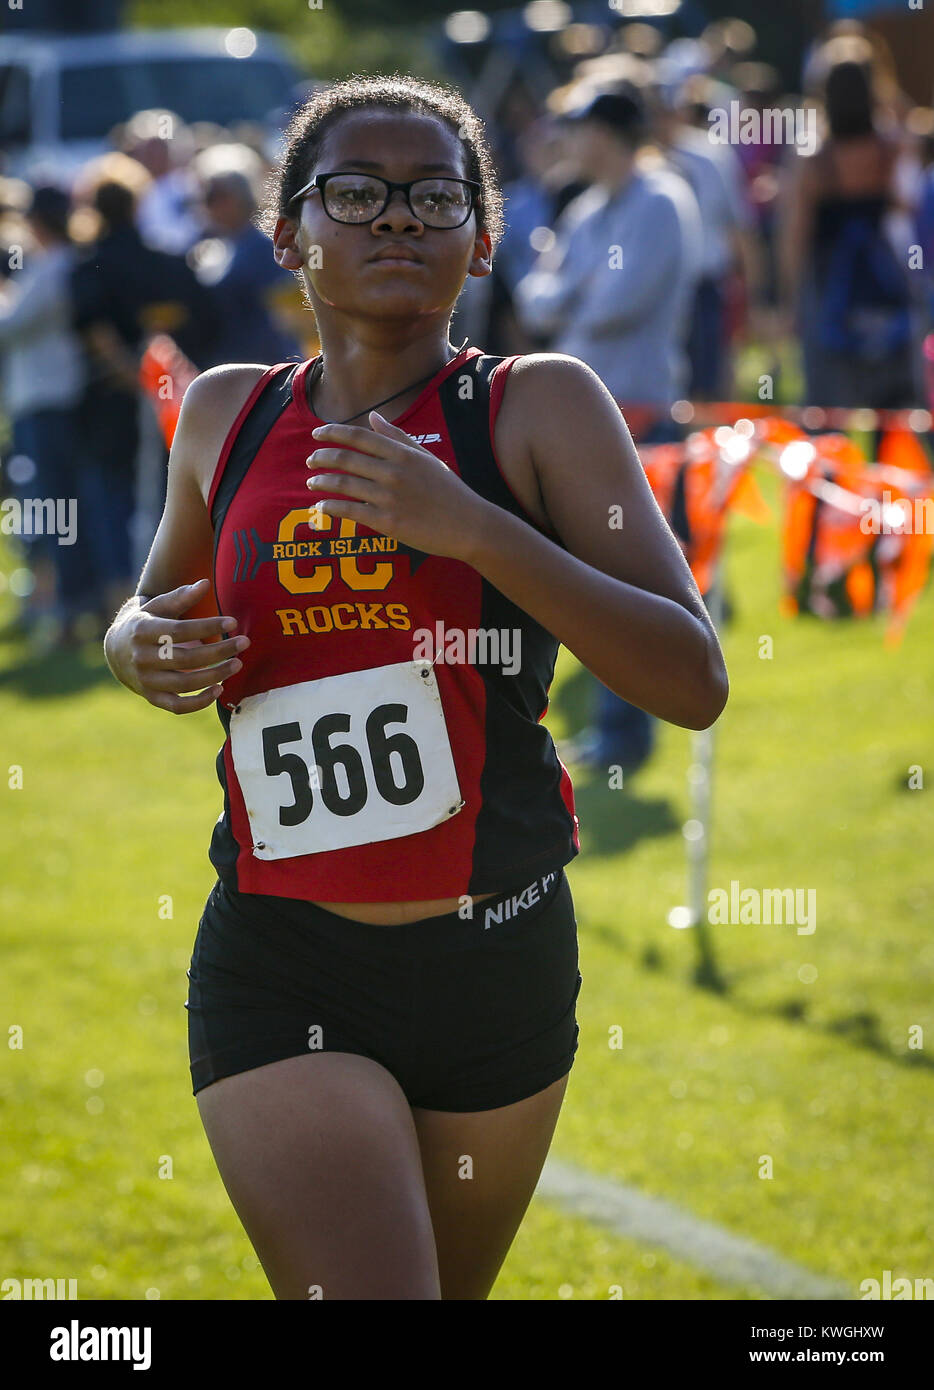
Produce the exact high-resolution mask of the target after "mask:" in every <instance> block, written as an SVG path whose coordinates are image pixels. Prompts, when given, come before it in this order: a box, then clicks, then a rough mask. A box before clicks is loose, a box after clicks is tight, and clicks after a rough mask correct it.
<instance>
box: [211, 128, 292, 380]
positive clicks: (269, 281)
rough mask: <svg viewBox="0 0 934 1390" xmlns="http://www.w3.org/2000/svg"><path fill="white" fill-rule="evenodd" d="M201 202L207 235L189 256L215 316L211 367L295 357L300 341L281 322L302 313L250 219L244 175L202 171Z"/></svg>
mask: <svg viewBox="0 0 934 1390" xmlns="http://www.w3.org/2000/svg"><path fill="white" fill-rule="evenodd" d="M233 148H234V150H236V149H237V148H238V147H237V146H234V147H233ZM207 153H209V154H211V155H215V154H217V153H218V151H215V150H212V151H208V152H207ZM204 204H205V209H206V212H207V216H208V221H209V224H210V227H211V231H212V236H211V237H210V238H209V239H208V240H207V241H204V242H201V243H200V245H199V246H198V247H196V248H195V251H194V258H195V263H196V267H197V271H198V275H199V278H200V279H201V281H202V283H203V284H204V285H206V286H209V287H211V289H213V291H214V293H215V297H216V303H217V307H218V311H219V313H220V315H221V324H220V332H219V334H218V337H217V339H216V341H215V344H214V350H213V356H212V365H216V364H217V363H220V362H261V363H264V364H266V365H270V366H271V365H272V364H273V363H275V362H286V361H295V362H298V361H301V358H302V349H301V345H300V344H299V342H298V339H297V338H295V337H294V336H293V335H292V334H291V333H290V332H289V331H288V330H287V328H286V327H285V325H284V322H283V320H284V319H285V318H286V317H288V316H289V315H290V314H291V315H294V314H295V313H300V312H301V311H302V298H301V292H300V290H299V287H298V284H297V282H296V279H295V276H294V275H293V274H292V272H291V271H289V270H283V269H282V267H281V266H279V265H277V264H276V261H275V257H274V255H273V245H272V242H271V241H270V240H269V238H268V237H267V236H266V234H265V233H264V232H261V231H260V230H259V228H258V227H257V226H256V225H255V224H254V222H253V218H254V216H255V214H256V198H255V194H254V191H253V186H252V183H251V181H250V179H249V178H248V177H247V174H246V173H245V172H243V171H242V170H240V169H234V168H228V169H224V168H217V169H216V171H215V172H211V173H210V174H208V176H207V177H205V180H204Z"/></svg>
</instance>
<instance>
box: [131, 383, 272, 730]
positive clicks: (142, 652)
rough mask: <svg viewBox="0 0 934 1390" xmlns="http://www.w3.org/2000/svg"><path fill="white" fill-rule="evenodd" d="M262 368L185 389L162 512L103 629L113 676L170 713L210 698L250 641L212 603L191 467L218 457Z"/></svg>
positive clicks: (209, 560)
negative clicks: (139, 567)
mask: <svg viewBox="0 0 934 1390" xmlns="http://www.w3.org/2000/svg"><path fill="white" fill-rule="evenodd" d="M263 371H264V368H262V367H257V366H252V365H251V366H239V365H238V366H228V367H219V368H214V369H212V370H211V371H208V372H205V373H203V374H202V375H201V376H199V377H197V378H196V380H195V381H194V382H192V384H191V386H190V387H189V388H188V391H187V392H186V393H185V399H184V401H183V402H182V409H181V412H180V415H179V420H178V427H177V429H176V432H175V439H174V441H173V444H172V451H171V454H170V456H169V471H168V483H167V488H166V502H165V510H164V512H163V514H162V520H161V521H160V523H159V529H158V531H157V532H156V536H155V539H154V540H153V543H152V548H151V550H150V552H149V558H148V559H147V561H146V564H145V565H144V566H143V572H142V574H141V576H140V580H139V584H138V586H137V592H136V594H134V595H133V597H132V598H129V599H128V600H127V602H126V603H125V604H124V605H123V607H122V608H121V609H120V612H119V613H118V614H117V616H116V617H115V618H114V621H113V623H112V624H111V626H110V628H109V629H108V631H107V635H106V636H105V638H104V655H105V657H106V659H107V664H108V666H109V667H110V669H111V671H112V672H113V674H114V676H115V677H116V678H117V680H118V681H120V682H121V684H123V685H125V686H126V687H127V689H128V690H132V691H133V692H134V693H135V694H137V695H141V696H142V697H143V698H144V699H145V700H148V701H149V703H150V704H152V705H155V706H156V707H157V709H164V710H168V711H169V712H170V713H172V714H190V713H192V712H193V711H195V710H200V709H205V708H206V707H207V706H208V705H210V704H213V702H214V701H215V700H216V699H217V698H218V696H219V695H220V693H221V690H222V689H223V681H224V680H226V678H227V677H228V676H230V675H233V673H234V672H235V671H238V670H239V669H240V666H241V665H242V663H241V662H240V661H239V659H238V657H237V653H238V652H239V651H241V650H243V649H244V648H245V647H247V646H249V638H247V637H237V635H236V633H235V632H234V629H235V628H236V620H235V619H234V618H223V617H221V616H220V615H219V613H218V606H217V600H216V595H215V594H214V586H213V582H212V579H211V572H212V565H213V552H214V536H213V530H212V527H211V521H210V517H209V516H208V514H207V508H206V506H205V500H204V496H203V493H202V488H201V484H200V482H199V472H198V470H199V467H200V466H201V464H202V463H203V460H205V459H211V460H216V459H217V457H218V455H219V454H220V451H221V448H222V447H223V442H224V439H225V438H226V436H227V432H228V430H229V429H230V426H231V424H232V423H233V421H234V419H235V418H236V416H237V415H238V414H239V412H240V409H241V407H242V405H243V403H244V402H245V400H246V399H247V397H248V395H249V394H250V391H251V390H252V388H253V386H254V385H255V383H256V381H257V380H258V378H259V376H260V375H261V374H262V372H263ZM185 614H188V615H189V616H187V617H185V616H183V615H185ZM205 648H208V650H205ZM193 692H200V693H193Z"/></svg>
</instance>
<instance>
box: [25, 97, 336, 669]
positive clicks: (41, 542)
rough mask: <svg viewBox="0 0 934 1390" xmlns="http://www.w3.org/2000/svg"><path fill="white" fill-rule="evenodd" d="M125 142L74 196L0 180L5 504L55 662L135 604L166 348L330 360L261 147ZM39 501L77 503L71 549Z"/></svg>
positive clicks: (148, 114)
mask: <svg viewBox="0 0 934 1390" xmlns="http://www.w3.org/2000/svg"><path fill="white" fill-rule="evenodd" d="M111 142H112V144H113V147H114V148H113V149H112V151H111V152H109V153H106V154H103V155H101V156H99V157H97V158H95V159H93V160H91V161H89V162H88V163H86V164H85V165H84V166H83V167H81V169H80V170H79V171H78V174H77V177H75V178H74V179H73V180H71V181H70V184H71V186H70V187H68V188H67V189H66V188H65V187H61V186H58V185H56V184H53V183H51V182H49V183H38V184H37V185H36V186H29V185H28V184H26V183H25V182H23V181H21V180H18V179H10V178H5V179H0V229H2V238H3V257H2V267H3V271H4V276H3V279H2V280H0V372H2V376H0V383H2V402H0V404H2V410H3V413H4V416H5V418H6V422H7V426H8V437H7V441H6V447H5V449H4V455H5V463H4V489H3V492H4V497H5V498H9V499H12V500H14V501H18V502H19V503H20V504H21V506H20V511H19V512H18V513H17V514H16V515H17V517H18V519H19V521H20V536H21V541H22V544H23V546H24V547H25V553H26V560H25V563H24V564H23V565H22V566H21V567H20V568H19V569H18V570H17V571H16V576H17V577H18V578H19V579H21V580H22V581H23V584H22V590H21V593H20V594H19V597H21V598H22V599H23V604H22V608H21V619H20V622H21V624H22V625H23V626H24V627H25V628H26V629H27V630H28V631H29V633H30V634H31V636H32V638H33V640H34V642H35V645H36V646H37V647H39V648H42V647H43V646H48V645H54V644H57V643H59V642H62V641H64V642H66V643H73V642H80V641H82V640H85V639H87V638H88V637H91V636H95V635H97V634H98V633H99V632H101V631H102V630H103V628H104V627H105V626H106V625H107V623H108V622H109V621H110V619H111V618H112V616H113V614H114V612H115V611H116V609H117V608H118V607H119V606H120V604H121V603H122V602H123V600H124V599H125V598H126V597H127V595H128V594H130V593H132V592H133V590H134V588H135V582H136V576H137V575H138V573H139V569H140V567H141V564H142V561H143V559H144V558H145V554H146V552H147V550H148V546H149V544H150V542H151V540H152V535H153V533H154V529H155V525H156V524H157V523H158V518H159V515H160V514H161V510H162V505H163V503H164V496H165V471H166V470H165V463H166V449H165V444H164V441H163V440H162V439H161V438H160V436H159V432H158V429H157V428H156V427H155V416H154V415H153V412H152V408H151V403H150V401H149V400H148V398H147V397H146V395H145V393H144V392H143V390H142V387H141V382H140V361H141V357H142V354H143V352H144V350H145V347H146V345H147V343H148V342H150V341H151V340H152V339H153V337H154V335H161V334H167V335H168V336H169V337H170V338H171V339H172V340H173V342H174V343H175V344H176V345H177V347H178V348H179V349H180V350H181V352H182V353H183V354H184V355H185V356H186V357H187V358H188V359H190V362H191V363H192V364H193V366H194V367H195V368H196V369H198V370H204V369H206V368H207V367H211V366H214V365H216V364H218V363H222V362H269V363H272V362H278V361H284V360H286V359H290V360H300V359H301V358H302V357H303V356H305V355H308V351H309V349H310V348H311V347H312V346H313V336H312V335H313V320H312V318H311V316H310V315H309V314H308V313H307V312H306V311H305V308H304V302H303V297H302V294H301V290H300V286H299V284H298V282H297V280H296V277H295V276H294V275H293V274H292V272H290V271H286V270H282V269H280V267H279V266H278V265H277V264H276V262H275V260H274V259H273V250H272V245H271V243H270V241H269V238H268V237H267V236H266V235H265V234H264V233H263V232H262V231H260V230H259V228H258V226H257V225H256V222H255V221H254V217H255V214H256V213H257V210H258V207H259V203H260V201H261V199H262V197H263V187H264V183H265V180H266V177H267V175H268V173H269V171H270V165H269V161H268V158H267V156H266V154H265V153H264V146H265V142H264V140H263V138H262V134H261V132H257V133H256V138H254V139H253V140H252V141H251V142H250V143H247V141H246V140H244V139H243V138H242V136H241V138H239V139H234V138H232V136H231V133H230V132H228V131H225V130H223V129H221V128H219V127H207V128H204V127H197V128H195V127H186V126H185V125H184V124H183V123H182V122H181V121H180V120H179V118H178V117H177V116H175V115H174V113H172V112H170V111H158V110H151V111H141V112H139V113H138V114H137V115H135V116H134V117H133V118H132V119H131V120H129V121H128V122H127V123H126V124H125V125H124V126H122V127H120V128H118V129H117V130H115V131H114V132H113V134H112V138H111ZM169 389H171V388H169ZM144 496H145V498H146V499H147V503H148V505H147V506H146V508H145V511H143V510H142V508H141V503H142V499H143V498H144ZM27 499H66V500H67V499H74V503H73V505H74V506H75V507H76V510H77V514H78V516H79V517H80V524H78V525H77V526H75V527H74V528H73V532H72V533H71V534H69V536H68V538H67V543H65V544H62V543H60V541H59V536H58V535H57V534H50V528H49V526H48V517H50V516H51V512H49V513H48V516H46V515H44V514H43V513H42V512H41V511H40V510H38V509H36V511H35V512H34V513H31V512H30V510H29V507H28V504H27ZM8 515H9V516H12V515H13V513H12V512H11V513H8Z"/></svg>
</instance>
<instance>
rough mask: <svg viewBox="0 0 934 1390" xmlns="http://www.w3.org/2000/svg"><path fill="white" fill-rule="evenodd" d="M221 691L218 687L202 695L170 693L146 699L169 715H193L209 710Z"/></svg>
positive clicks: (148, 696) (150, 696)
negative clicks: (196, 711) (209, 706)
mask: <svg viewBox="0 0 934 1390" xmlns="http://www.w3.org/2000/svg"><path fill="white" fill-rule="evenodd" d="M219 694H220V691H219V690H218V688H217V686H214V687H212V689H210V690H205V691H204V692H203V693H202V694H200V695H189V696H187V697H185V696H182V695H174V694H171V693H170V692H166V693H164V694H155V695H147V696H146V698H147V700H148V701H149V703H150V704H151V705H155V707H156V709H164V710H167V711H168V712H169V714H191V713H193V712H194V711H195V710H199V709H207V707H208V705H213V703H214V701H215V700H216V699H217V697H218V695H219Z"/></svg>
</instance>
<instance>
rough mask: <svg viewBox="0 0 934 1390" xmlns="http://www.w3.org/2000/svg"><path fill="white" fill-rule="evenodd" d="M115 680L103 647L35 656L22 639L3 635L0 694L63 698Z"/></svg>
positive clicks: (58, 649)
mask: <svg viewBox="0 0 934 1390" xmlns="http://www.w3.org/2000/svg"><path fill="white" fill-rule="evenodd" d="M113 679H114V678H113V676H112V675H111V673H110V669H109V667H108V665H107V662H106V661H105V660H104V652H103V649H102V647H101V646H100V644H95V643H94V642H88V643H87V644H85V645H84V646H81V647H56V648H55V649H54V650H52V651H47V652H42V653H32V652H30V651H29V649H28V647H27V644H26V643H25V642H24V641H23V639H22V637H20V636H18V635H16V634H0V691H12V692H14V693H15V694H17V695H22V696H24V698H26V699H27V700H43V699H50V698H52V699H59V698H61V696H63V695H76V694H78V693H79V692H80V691H84V690H89V689H90V688H91V687H93V686H96V685H101V684H103V683H106V682H112V681H113Z"/></svg>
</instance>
